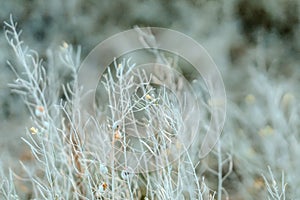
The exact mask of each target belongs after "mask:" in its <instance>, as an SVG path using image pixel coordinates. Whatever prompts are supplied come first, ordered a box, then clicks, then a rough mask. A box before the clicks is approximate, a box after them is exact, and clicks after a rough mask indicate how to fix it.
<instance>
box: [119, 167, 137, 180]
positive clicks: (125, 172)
mask: <svg viewBox="0 0 300 200" xmlns="http://www.w3.org/2000/svg"><path fill="white" fill-rule="evenodd" d="M133 175H134V172H133V170H132V169H131V168H127V169H124V170H122V172H121V178H122V179H123V180H128V179H131V178H132V177H133Z"/></svg>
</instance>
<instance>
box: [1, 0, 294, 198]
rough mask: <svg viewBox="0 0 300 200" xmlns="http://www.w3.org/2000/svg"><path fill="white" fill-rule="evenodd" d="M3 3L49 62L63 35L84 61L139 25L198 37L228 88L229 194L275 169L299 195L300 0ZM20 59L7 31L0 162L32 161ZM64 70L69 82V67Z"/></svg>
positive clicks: (4, 16)
mask: <svg viewBox="0 0 300 200" xmlns="http://www.w3.org/2000/svg"><path fill="white" fill-rule="evenodd" d="M0 5H1V7H0V21H2V22H3V21H5V20H9V15H10V14H12V15H13V18H14V20H15V21H16V22H18V27H19V29H22V30H23V33H22V39H23V40H24V41H25V44H26V45H28V46H29V47H30V48H32V49H34V50H36V51H37V52H38V53H39V55H40V57H41V58H43V59H44V60H45V62H47V52H49V51H50V50H51V51H55V49H57V48H58V47H59V46H60V45H61V44H62V43H63V42H64V41H65V42H67V43H70V44H72V45H74V46H76V45H81V47H82V58H84V57H85V56H86V55H87V54H88V53H89V51H91V50H92V49H93V47H95V46H96V45H97V44H98V43H99V42H101V41H103V40H104V39H106V38H108V37H109V36H111V35H113V34H115V33H118V32H120V31H124V30H127V29H131V28H133V26H135V25H138V26H141V27H144V26H157V27H164V28H170V29H174V30H177V31H180V32H182V33H184V34H186V35H188V36H190V37H192V38H193V39H195V40H196V41H197V42H198V43H200V44H201V45H203V46H204V48H205V49H206V50H207V51H208V53H209V54H210V56H211V57H212V58H213V60H214V61H215V63H216V64H217V66H218V67H219V70H220V72H221V74H222V77H223V80H224V83H225V87H226V93H227V97H228V107H227V119H226V125H225V128H224V131H223V136H222V140H223V141H224V142H223V151H224V153H230V154H231V155H232V156H233V161H234V162H233V163H234V170H235V171H234V173H232V174H233V175H231V176H229V178H228V179H227V182H225V187H226V189H227V190H228V192H229V193H230V194H231V196H233V199H251V198H253V199H258V198H259V194H260V192H262V191H263V190H265V188H264V184H263V183H262V181H261V178H260V175H261V173H264V172H265V171H266V170H267V166H268V165H269V166H271V168H272V169H273V170H274V171H275V174H276V175H278V176H279V177H280V175H281V171H282V170H283V171H284V172H285V173H286V178H287V182H288V186H287V191H288V193H289V195H290V197H293V198H295V197H297V196H300V191H299V190H298V187H297V186H299V185H300V178H299V174H300V169H299V167H298V166H300V161H299V159H298V158H299V157H300V145H299V138H300V133H299V130H300V129H299V128H300V118H299V115H300V110H299V103H298V102H299V82H300V66H299V65H300V37H299V35H300V26H299V20H300V2H299V1H297V0H265V1H248V0H211V1H205V0H178V1H175V0H174V1H171V0H149V1H145V0H128V1H122V0H114V1H105V0H101V1H99V0H65V1H61V0H52V1H39V0H23V1H20V0H10V1H6V0H0ZM14 59H15V57H14V54H13V51H12V49H11V48H10V47H9V45H8V43H7V41H6V39H5V36H4V30H3V29H0V66H1V71H0V107H1V109H0V160H1V162H2V165H4V167H6V168H8V167H11V168H13V169H14V168H17V166H18V165H19V164H18V160H19V159H21V160H28V159H31V158H30V155H28V154H27V153H26V151H24V149H26V145H25V144H24V143H23V142H22V140H21V139H20V138H21V137H22V136H23V135H24V132H25V128H26V127H27V128H28V127H30V118H29V113H28V112H27V110H26V108H25V106H24V104H23V102H22V99H20V98H19V97H18V95H16V94H14V93H12V92H11V91H10V89H9V87H8V86H7V84H8V83H11V82H13V81H14V80H15V78H16V77H15V76H14V74H13V72H12V70H11V69H10V68H9V66H8V65H7V63H6V61H7V60H10V61H13V60H14ZM58 70H60V69H58ZM60 76H61V78H62V79H68V74H67V73H64V71H60ZM210 164H211V163H210ZM212 165H213V164H212ZM212 167H213V166H212ZM207 177H208V182H211V185H210V186H211V187H212V188H214V183H213V182H214V180H213V178H211V179H209V177H210V176H209V174H207ZM255 195H256V196H255Z"/></svg>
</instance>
